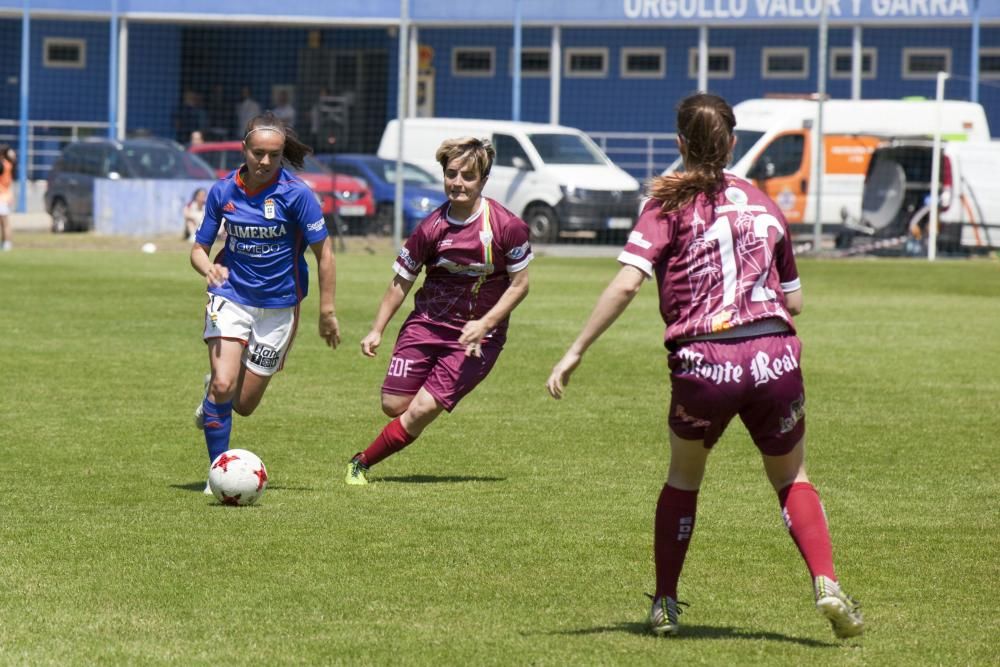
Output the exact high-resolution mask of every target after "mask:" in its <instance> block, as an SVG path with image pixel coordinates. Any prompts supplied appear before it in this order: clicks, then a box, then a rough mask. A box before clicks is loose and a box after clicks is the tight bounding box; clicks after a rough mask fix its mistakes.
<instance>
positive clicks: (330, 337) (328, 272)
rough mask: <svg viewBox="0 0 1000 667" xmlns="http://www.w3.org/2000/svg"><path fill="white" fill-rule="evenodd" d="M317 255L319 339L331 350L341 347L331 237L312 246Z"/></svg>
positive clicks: (335, 265) (335, 267)
mask: <svg viewBox="0 0 1000 667" xmlns="http://www.w3.org/2000/svg"><path fill="white" fill-rule="evenodd" d="M309 247H310V248H312V251H313V254H314V255H316V266H317V279H318V280H319V337H320V338H322V339H323V340H325V341H326V344H327V345H329V346H330V347H331V348H334V349H336V348H337V346H338V345H340V323H339V322H337V310H336V307H335V306H334V303H335V299H336V294H337V264H336V260H335V259H334V257H333V246H332V244H331V242H330V237H326V238H325V239H323V240H322V241H320V242H318V243H313V244H312V245H311V246H309Z"/></svg>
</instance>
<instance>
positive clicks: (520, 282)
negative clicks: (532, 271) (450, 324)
mask: <svg viewBox="0 0 1000 667" xmlns="http://www.w3.org/2000/svg"><path fill="white" fill-rule="evenodd" d="M526 296H528V269H526V268H525V269H521V270H520V271H518V272H517V273H513V274H511V281H510V285H508V286H507V289H506V290H505V291H504V293H503V295H502V296H501V297H500V300H499V301H497V302H496V304H495V305H494V306H493V307H492V308H490V309H489V311H487V313H486V314H485V315H483V316H482V317H481V318H479V319H478V320H469V321H468V322H466V323H465V326H464V327H462V335H461V336H459V337H458V342H459V344H460V345H465V355H466V356H473V357H478V356H480V355H481V354H482V340H483V339H484V338H485V337H486V335H487V334H488V333H489V332H490V331H492V330H493V329H494V328H496V326H497V324H499V323H500V322H503V321H504V320H505V319H507V317H509V316H510V314H511V313H512V312H514V309H515V308H517V306H518V304H519V303H521V302H522V301H524V297H526Z"/></svg>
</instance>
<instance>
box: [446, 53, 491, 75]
mask: <svg viewBox="0 0 1000 667" xmlns="http://www.w3.org/2000/svg"><path fill="white" fill-rule="evenodd" d="M495 61H496V50H495V49H494V48H493V47H488V46H483V47H478V46H475V47H473V46H456V47H455V48H453V49H452V50H451V73H452V74H453V75H455V76H481V77H491V76H493V74H494V73H495V69H494V63H495Z"/></svg>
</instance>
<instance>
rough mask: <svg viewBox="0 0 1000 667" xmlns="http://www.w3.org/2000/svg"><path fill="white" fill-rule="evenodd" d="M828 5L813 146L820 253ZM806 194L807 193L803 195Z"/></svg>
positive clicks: (821, 37) (822, 29)
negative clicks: (814, 149)
mask: <svg viewBox="0 0 1000 667" xmlns="http://www.w3.org/2000/svg"><path fill="white" fill-rule="evenodd" d="M827 33H828V22H827V4H826V3H825V2H824V3H823V10H822V11H821V12H820V15H819V46H818V48H817V54H816V96H817V100H816V126H815V128H814V129H815V135H816V136H815V138H814V139H813V146H815V147H816V151H815V158H814V159H813V164H814V165H816V172H815V174H816V175H815V176H814V177H813V181H812V182H813V184H814V185H815V186H816V187H815V192H816V197H815V198H814V199H813V201H815V202H816V221H815V222H814V223H813V252H818V251H819V249H820V246H821V244H822V242H823V169H824V166H823V161H824V157H825V156H824V151H825V150H826V142H825V141H824V140H823V98H824V97H826V48H827ZM803 194H805V193H803Z"/></svg>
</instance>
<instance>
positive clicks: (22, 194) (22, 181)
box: [17, 0, 31, 213]
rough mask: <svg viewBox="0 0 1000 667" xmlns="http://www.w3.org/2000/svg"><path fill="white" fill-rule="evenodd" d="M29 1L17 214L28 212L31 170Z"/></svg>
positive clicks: (26, 6) (25, 21) (26, 1)
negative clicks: (29, 137) (29, 145)
mask: <svg viewBox="0 0 1000 667" xmlns="http://www.w3.org/2000/svg"><path fill="white" fill-rule="evenodd" d="M29 5H30V1H29V0H24V13H23V14H22V15H21V99H20V108H19V115H20V116H21V127H20V128H18V133H17V154H18V161H19V162H20V163H21V164H22V165H24V166H23V167H22V168H21V169H18V175H17V212H18V213H25V212H27V210H28V171H29V170H30V169H31V160H30V158H29V156H28V125H29V124H30V123H31V119H30V118H29V117H28V74H29V73H30V71H31V66H30V64H31V60H30V59H31V48H30V42H31V11H30V10H31V8H30V6H29Z"/></svg>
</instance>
